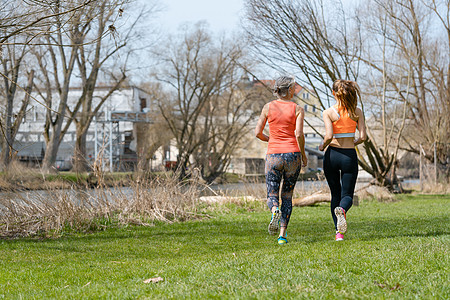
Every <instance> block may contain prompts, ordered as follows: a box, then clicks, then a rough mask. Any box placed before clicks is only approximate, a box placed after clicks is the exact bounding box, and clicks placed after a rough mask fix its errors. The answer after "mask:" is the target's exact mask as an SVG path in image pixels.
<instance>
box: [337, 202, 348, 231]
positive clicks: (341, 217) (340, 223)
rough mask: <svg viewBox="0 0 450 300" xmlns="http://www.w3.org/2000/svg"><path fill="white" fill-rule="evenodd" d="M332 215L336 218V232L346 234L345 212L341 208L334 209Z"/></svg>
mask: <svg viewBox="0 0 450 300" xmlns="http://www.w3.org/2000/svg"><path fill="white" fill-rule="evenodd" d="M334 214H335V215H336V218H337V225H336V227H337V230H338V231H339V232H340V233H342V234H344V233H346V232H347V220H346V216H345V210H344V209H343V208H342V207H339V206H338V207H336V208H335V209H334Z"/></svg>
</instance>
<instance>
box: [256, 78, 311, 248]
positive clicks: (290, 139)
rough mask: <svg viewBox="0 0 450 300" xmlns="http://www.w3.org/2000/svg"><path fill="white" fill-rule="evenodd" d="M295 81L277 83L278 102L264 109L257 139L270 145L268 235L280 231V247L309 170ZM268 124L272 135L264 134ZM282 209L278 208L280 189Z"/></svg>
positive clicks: (301, 109) (277, 81) (268, 104)
mask: <svg viewBox="0 0 450 300" xmlns="http://www.w3.org/2000/svg"><path fill="white" fill-rule="evenodd" d="M294 92H295V79H294V78H293V77H291V76H282V77H280V78H278V79H277V80H276V81H275V86H274V95H275V96H277V97H278V99H276V100H274V101H271V102H269V103H267V104H266V105H264V108H263V109H262V112H261V116H260V117H259V120H258V124H257V125H256V129H255V135H256V137H257V138H258V139H260V140H262V141H264V142H269V145H268V148H267V155H266V164H265V175H266V186H267V205H268V207H269V209H270V211H271V212H272V218H271V220H270V223H269V229H268V230H269V233H270V234H276V233H278V229H280V235H279V237H278V244H280V245H283V244H286V243H287V239H286V228H287V226H288V223H289V219H290V216H291V212H292V195H293V193H294V187H295V183H296V182H297V178H298V175H299V173H300V169H301V167H302V166H303V167H304V166H306V163H307V158H306V154H305V137H304V135H303V118H304V114H305V113H304V110H303V108H301V107H300V106H299V105H297V104H296V103H294V102H292V101H291V100H292V98H293V97H294ZM267 122H268V123H269V135H266V134H264V133H263V130H264V127H265V125H266V123H267ZM281 183H282V188H281V207H280V208H279V206H280V205H279V203H280V201H279V199H280V186H281Z"/></svg>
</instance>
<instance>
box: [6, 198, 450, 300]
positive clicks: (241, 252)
mask: <svg viewBox="0 0 450 300" xmlns="http://www.w3.org/2000/svg"><path fill="white" fill-rule="evenodd" d="M449 201H450V198H449V196H433V195H415V196H413V195H400V196H396V201H393V202H389V203H385V202H378V201H365V202H363V203H361V205H359V206H355V207H353V208H352V210H351V211H350V213H349V215H348V222H349V229H348V232H347V234H346V235H345V240H344V241H342V242H335V241H334V229H333V226H332V221H331V217H330V212H329V205H316V206H313V207H302V208H297V207H295V208H294V210H293V213H292V218H291V222H290V223H289V235H288V239H289V243H288V244H287V245H284V246H279V245H278V244H277V242H276V238H277V237H276V236H275V237H274V236H271V235H269V234H268V233H267V223H268V218H270V216H269V215H268V213H267V211H266V209H265V207H264V206H263V205H260V206H259V207H255V206H250V205H253V204H254V203H253V202H248V203H246V204H245V205H247V206H245V205H243V204H240V205H238V204H227V205H226V206H221V207H220V209H219V208H218V209H216V210H214V211H212V212H209V214H210V215H211V218H207V219H203V220H195V221H189V222H181V223H174V224H166V223H158V224H155V225H156V226H148V227H144V226H132V225H130V226H127V227H120V228H108V229H106V230H105V231H102V232H96V233H91V234H72V235H66V236H63V237H61V238H58V239H45V240H37V239H16V240H0V253H1V254H2V256H1V258H0V298H2V297H6V298H14V299H15V298H24V299H30V298H32V299H49V298H56V299H91V298H107V299H144V298H145V299H156V298H163V299H168V298H170V299H180V298H182V299H185V298H187V299H203V298H232V299H235V298H242V299H248V298H251V299H271V298H283V299H284V298H285V299H290V298H302V299H303V298H304V299H330V298H332V299H335V298H348V299H384V298H390V299H412V298H416V299H429V298H433V299H448V297H449V295H450V290H449V285H448V272H449V266H450V262H449V256H448V245H449V237H450V236H449V234H450V232H449V226H448V224H449V213H450V211H449V206H448V205H447V204H448V202H449ZM405 249H406V250H407V251H405ZM274 266H282V267H280V268H275V267H274ZM280 278H288V280H280Z"/></svg>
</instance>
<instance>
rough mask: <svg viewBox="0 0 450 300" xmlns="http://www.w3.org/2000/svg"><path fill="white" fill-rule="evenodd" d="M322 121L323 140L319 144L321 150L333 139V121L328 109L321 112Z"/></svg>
mask: <svg viewBox="0 0 450 300" xmlns="http://www.w3.org/2000/svg"><path fill="white" fill-rule="evenodd" d="M323 122H324V124H325V136H324V137H323V141H322V143H321V144H320V146H319V150H320V151H323V150H325V148H326V147H327V146H328V145H329V144H330V143H331V141H332V140H333V122H332V121H331V119H330V115H329V113H328V110H325V111H324V112H323Z"/></svg>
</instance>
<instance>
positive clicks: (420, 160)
mask: <svg viewBox="0 0 450 300" xmlns="http://www.w3.org/2000/svg"><path fill="white" fill-rule="evenodd" d="M422 173H423V172H422V144H420V145H419V180H420V191H421V192H422V191H423V174H422Z"/></svg>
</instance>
